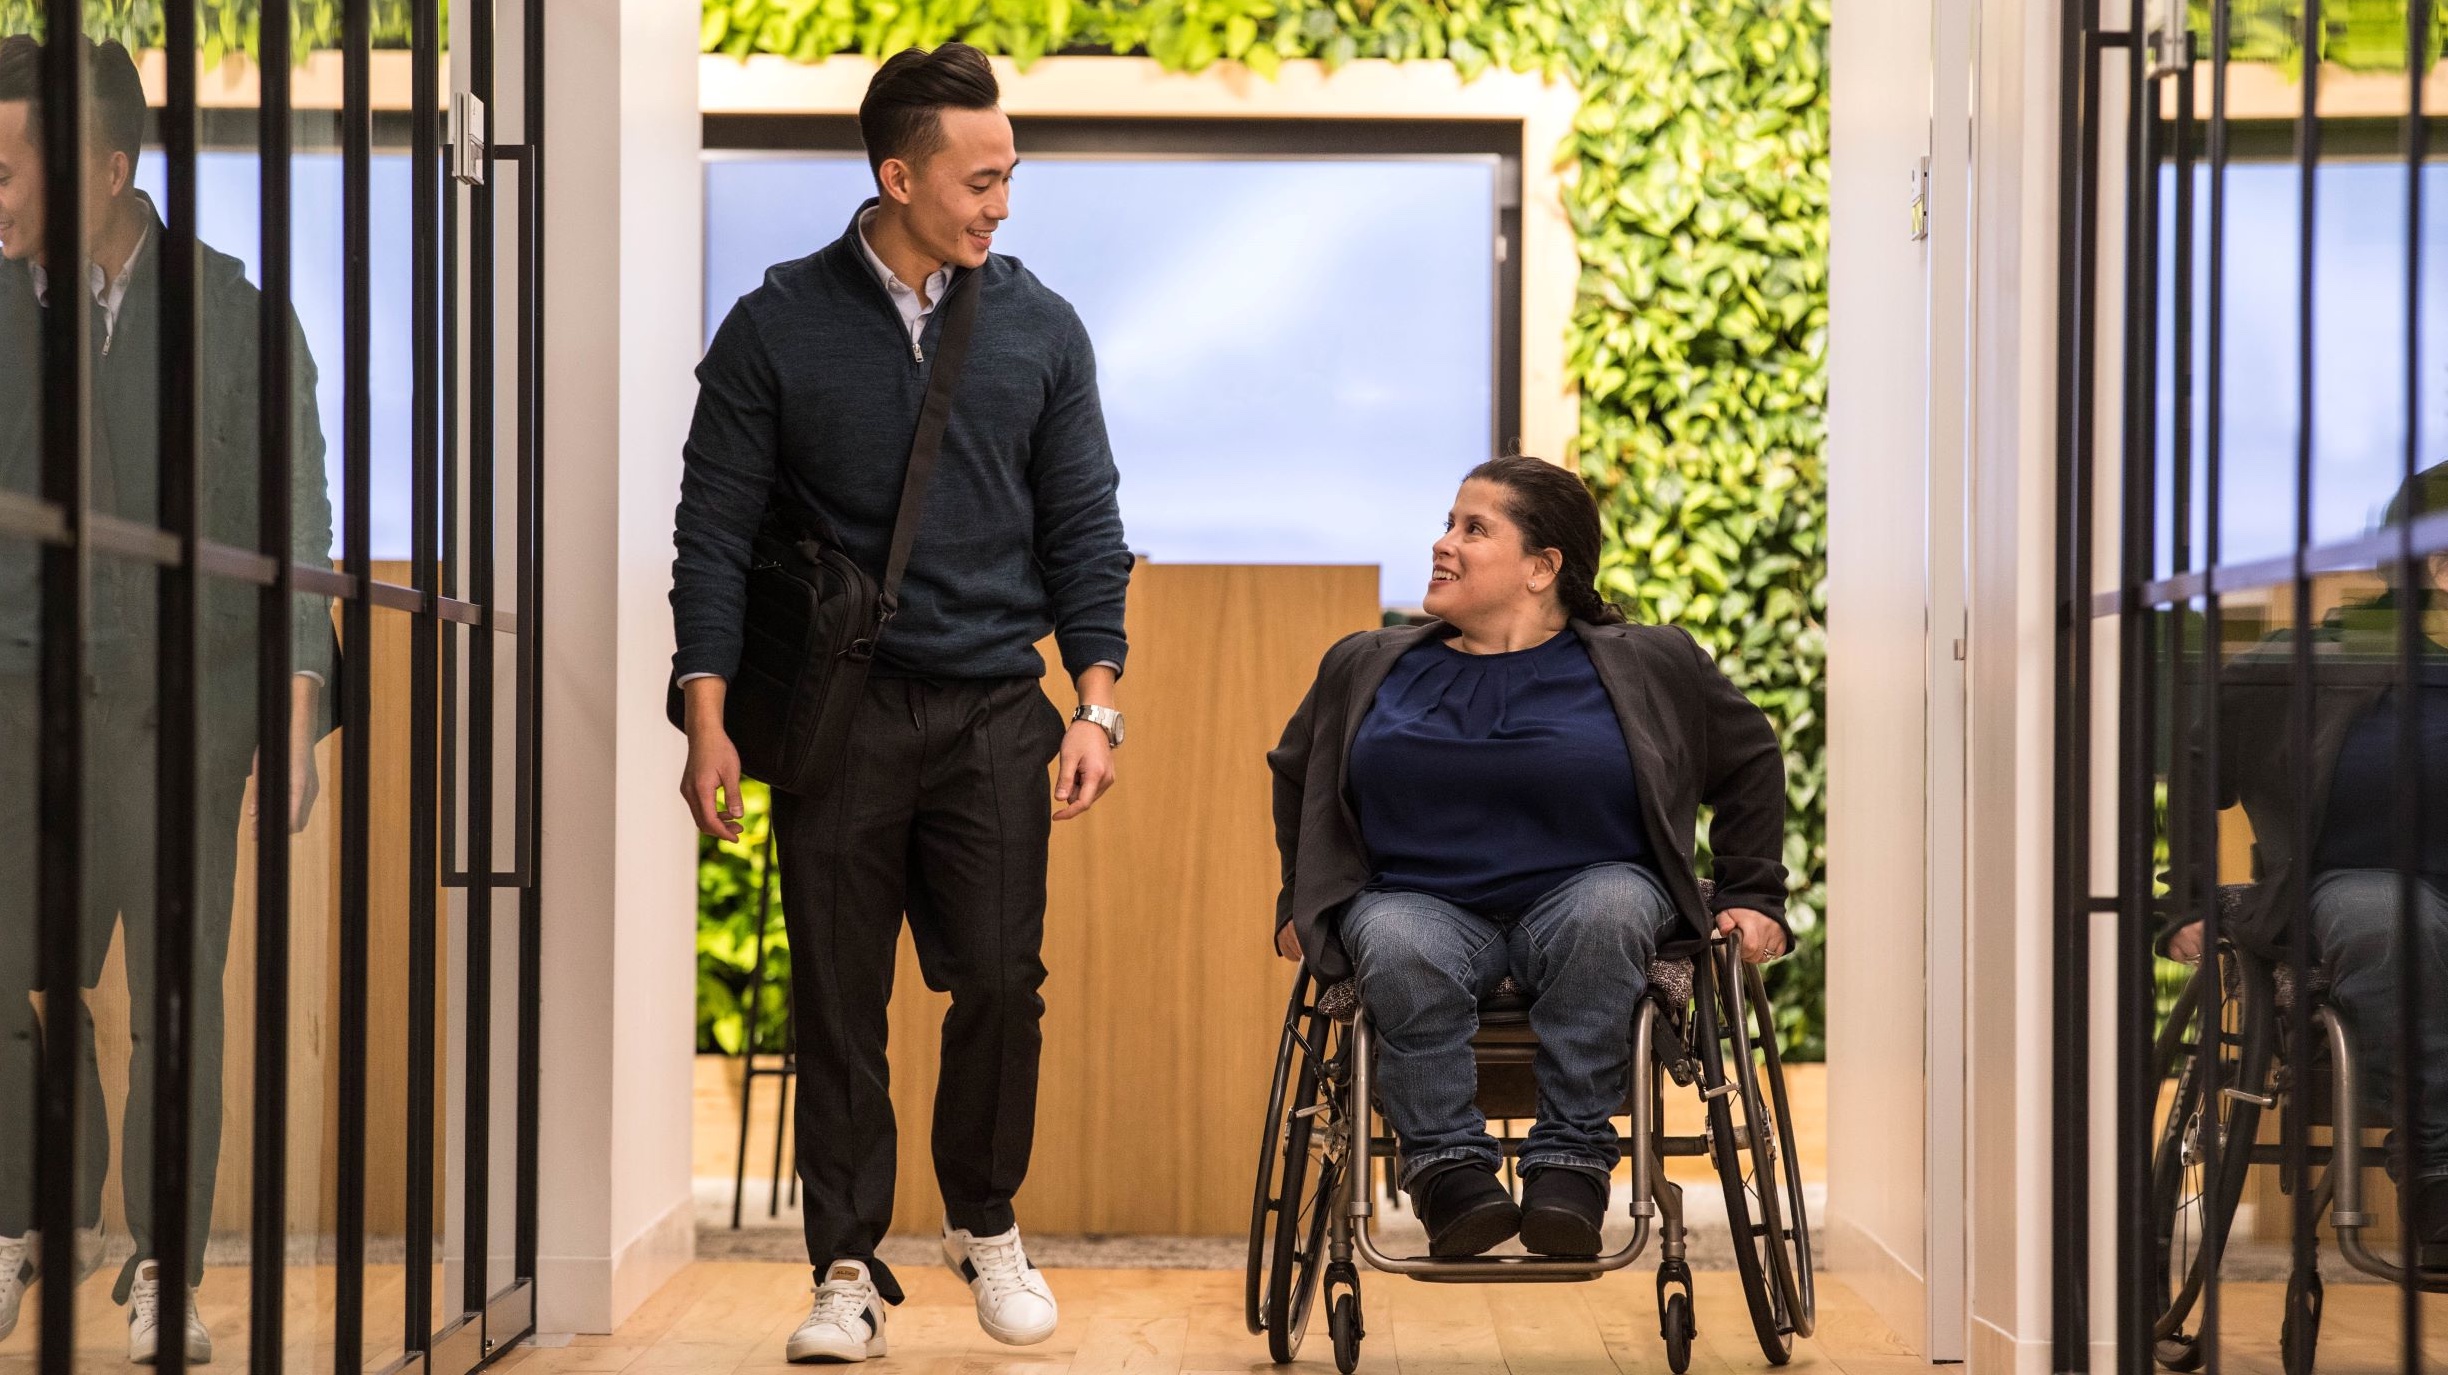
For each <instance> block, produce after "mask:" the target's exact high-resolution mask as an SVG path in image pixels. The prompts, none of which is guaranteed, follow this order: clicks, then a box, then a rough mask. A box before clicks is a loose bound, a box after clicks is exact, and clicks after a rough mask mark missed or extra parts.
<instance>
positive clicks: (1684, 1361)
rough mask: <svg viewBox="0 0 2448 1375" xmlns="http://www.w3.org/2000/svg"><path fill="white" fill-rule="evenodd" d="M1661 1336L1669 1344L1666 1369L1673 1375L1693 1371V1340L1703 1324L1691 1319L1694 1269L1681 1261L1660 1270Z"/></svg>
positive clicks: (1672, 1261)
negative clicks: (1692, 1273) (1692, 1275)
mask: <svg viewBox="0 0 2448 1375" xmlns="http://www.w3.org/2000/svg"><path fill="white" fill-rule="evenodd" d="M1657 1285H1658V1335H1659V1336H1660V1337H1663V1338H1664V1339H1665V1340H1666V1368H1667V1369H1669V1370H1671V1371H1673V1372H1674V1375H1683V1372H1685V1371H1687V1370H1689V1369H1691V1353H1692V1338H1694V1337H1696V1336H1698V1335H1699V1334H1700V1324H1699V1323H1698V1322H1697V1321H1695V1320H1694V1319H1693V1317H1692V1302H1691V1267H1690V1266H1688V1265H1685V1264H1684V1263H1683V1262H1682V1261H1679V1260H1670V1261H1667V1262H1665V1263H1664V1264H1661V1265H1660V1266H1658V1277H1657Z"/></svg>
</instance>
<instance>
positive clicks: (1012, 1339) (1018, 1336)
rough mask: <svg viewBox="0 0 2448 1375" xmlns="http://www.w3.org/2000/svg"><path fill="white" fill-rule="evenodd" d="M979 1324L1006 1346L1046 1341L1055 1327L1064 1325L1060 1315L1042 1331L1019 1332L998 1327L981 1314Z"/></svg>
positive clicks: (990, 1335)
mask: <svg viewBox="0 0 2448 1375" xmlns="http://www.w3.org/2000/svg"><path fill="white" fill-rule="evenodd" d="M978 1326H979V1327H980V1328H983V1329H984V1330H985V1332H986V1335H987V1336H989V1337H992V1338H994V1339H995V1340H996V1341H998V1342H1001V1343H1003V1344H1004V1345H1005V1346H1035V1345H1037V1344H1038V1343H1039V1342H1042V1341H1044V1340H1045V1339H1046V1338H1048V1337H1051V1336H1053V1335H1054V1329H1055V1328H1057V1327H1060V1326H1062V1321H1061V1319H1060V1318H1059V1317H1058V1318H1057V1319H1056V1320H1055V1321H1053V1322H1050V1323H1047V1324H1046V1325H1045V1327H1044V1329H1043V1330H1041V1331H1029V1332H1019V1331H1014V1330H1012V1329H1011V1328H1008V1327H998V1326H996V1325H995V1324H993V1323H990V1322H988V1321H986V1319H985V1318H984V1317H982V1316H981V1317H980V1318H979V1319H978Z"/></svg>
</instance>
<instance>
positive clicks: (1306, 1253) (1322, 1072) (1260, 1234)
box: [1247, 972, 1343, 1362]
mask: <svg viewBox="0 0 2448 1375" xmlns="http://www.w3.org/2000/svg"><path fill="white" fill-rule="evenodd" d="M1311 986H1312V980H1311V979H1310V977H1309V975H1308V974H1307V973H1306V972H1304V973H1303V974H1302V975H1301V977H1300V979H1299V980H1298V981H1297V982H1296V983H1295V984H1294V986H1293V990H1292V1003H1291V1006H1290V1007H1289V1008H1288V1009H1287V1010H1286V1012H1285V1015H1284V1039H1283V1048H1282V1052H1281V1054H1279V1055H1278V1057H1277V1060H1276V1076H1275V1089H1274V1092H1273V1094H1272V1095H1271V1101H1270V1103H1269V1105H1268V1106H1269V1111H1268V1113H1267V1136H1266V1140H1265V1143H1264V1145H1263V1148H1262V1149H1261V1151H1260V1155H1259V1163H1258V1189H1257V1196H1256V1199H1255V1202H1254V1205H1253V1208H1252V1214H1251V1219H1250V1254H1249V1273H1248V1286H1247V1287H1248V1295H1247V1297H1248V1303H1249V1313H1248V1315H1247V1316H1248V1318H1249V1324H1250V1328H1251V1330H1252V1331H1254V1332H1264V1333H1265V1334H1266V1338H1267V1350H1268V1353H1269V1354H1270V1355H1272V1356H1273V1357H1274V1359H1275V1360H1276V1361H1278V1362H1289V1361H1291V1360H1293V1359H1294V1358H1296V1357H1297V1356H1298V1355H1299V1353H1300V1346H1301V1338H1302V1337H1303V1336H1304V1335H1306V1333H1307V1331H1308V1327H1309V1308H1310V1305H1311V1303H1312V1302H1313V1301H1314V1300H1315V1299H1316V1297H1317V1290H1318V1280H1319V1277H1320V1276H1321V1275H1322V1274H1323V1273H1324V1271H1325V1268H1326V1233H1327V1223H1328V1219H1329V1218H1330V1217H1331V1216H1332V1212H1333V1202H1334V1198H1335V1195H1336V1193H1337V1191H1338V1189H1339V1186H1340V1184H1341V1179H1342V1165H1343V1160H1342V1151H1341V1148H1340V1146H1339V1144H1338V1142H1337V1140H1336V1135H1337V1132H1338V1130H1339V1126H1338V1122H1337V1118H1336V1112H1337V1104H1336V1103H1335V1101H1334V1090H1335V1087H1336V1085H1338V1084H1339V1083H1340V1082H1341V1075H1340V1072H1339V1069H1338V1067H1337V1064H1336V1063H1335V1060H1334V1057H1336V1056H1338V1055H1340V1054H1341V1053H1342V1045H1343V1028H1342V1027H1341V1025H1340V1024H1338V1023H1336V1022H1335V1021H1333V1020H1332V1019H1331V1018H1329V1017H1327V1016H1326V1015H1325V1014H1324V1013H1322V1012H1321V1011H1319V1010H1318V1008H1317V1007H1316V1005H1315V1004H1314V1003H1313V1002H1312V1001H1310V1000H1309V997H1308V994H1309V992H1310V990H1311ZM1320 1057H1325V1058H1320Z"/></svg>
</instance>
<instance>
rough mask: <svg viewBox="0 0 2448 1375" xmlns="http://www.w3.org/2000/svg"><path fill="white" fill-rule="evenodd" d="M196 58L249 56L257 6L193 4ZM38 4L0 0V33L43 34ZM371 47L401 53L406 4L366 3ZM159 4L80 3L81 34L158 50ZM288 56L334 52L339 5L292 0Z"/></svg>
mask: <svg viewBox="0 0 2448 1375" xmlns="http://www.w3.org/2000/svg"><path fill="white" fill-rule="evenodd" d="M195 3H196V5H197V11H196V32H197V34H198V35H199V37H200V39H201V42H202V51H201V53H200V54H199V55H200V57H201V60H202V63H203V65H204V67H205V69H206V70H210V69H211V68H213V67H216V66H219V65H220V63H221V59H222V58H224V57H227V56H229V55H230V54H232V53H245V54H248V55H250V56H251V55H253V54H254V53H255V51H256V35H257V33H258V32H259V28H258V23H259V20H260V17H261V14H262V10H263V7H262V4H261V3H260V0H195ZM439 3H440V6H441V10H442V17H441V24H442V32H443V33H444V34H448V33H449V32H450V0H439ZM43 5H44V0H0V33H30V34H33V35H35V36H36V37H40V36H41V35H42V33H43V28H44V24H43ZM370 5H371V11H370V15H369V17H370V20H371V24H372V30H373V33H372V43H373V46H375V47H377V48H405V47H407V46H408V45H409V42H410V39H411V38H412V36H413V33H412V30H411V29H410V24H411V22H412V18H413V14H414V11H413V10H412V9H411V8H410V4H409V0H370ZM168 8H169V6H168V4H167V3H165V0H85V34H86V36H87V37H89V38H92V39H94V40H96V41H97V42H98V41H101V40H103V39H117V40H118V41H119V42H121V43H124V44H126V45H127V48H128V50H129V51H130V52H140V51H143V50H144V49H147V48H158V47H160V46H162V33H163V26H164V20H163V17H162V16H163V14H164V12H165V11H166V10H167V9H168ZM289 24H290V35H289V42H290V51H291V52H293V53H295V54H296V55H297V58H298V60H299V61H301V62H303V61H304V60H305V59H306V56H307V55H308V54H309V53H312V52H315V51H317V50H321V49H332V48H337V47H339V46H340V0H295V3H293V4H292V5H291V7H290V10H289Z"/></svg>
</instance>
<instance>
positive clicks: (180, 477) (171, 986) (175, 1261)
mask: <svg viewBox="0 0 2448 1375" xmlns="http://www.w3.org/2000/svg"><path fill="white" fill-rule="evenodd" d="M162 21H163V42H162V46H163V50H164V51H163V54H162V55H163V58H164V65H165V68H166V76H167V81H166V84H165V91H164V94H165V97H166V98H165V100H164V103H163V109H162V112H161V120H160V128H161V142H162V159H163V167H164V176H163V196H162V205H161V211H162V239H161V255H162V256H161V299H160V311H161V359H160V362H161V411H160V422H159V423H160V426H161V431H160V438H161V454H160V491H161V508H160V519H161V523H162V527H163V528H164V529H166V530H168V531H169V532H170V533H171V534H172V535H173V536H175V537H176V538H177V540H178V543H179V553H180V557H179V559H178V561H177V562H176V563H171V564H164V565H163V566H162V567H161V568H160V569H159V570H157V572H156V574H155V578H156V584H157V586H158V588H159V598H160V625H159V641H158V646H157V648H156V651H155V652H156V654H157V656H158V659H157V662H156V665H155V668H156V672H157V678H156V694H157V695H156V697H155V709H156V712H157V716H158V719H159V721H160V730H159V734H158V736H157V737H156V740H155V744H156V746H157V749H156V753H155V769H156V791H155V809H154V840H153V843H154V866H155V867H154V874H153V880H154V908H153V911H154V920H153V932H152V939H153V951H154V954H153V961H154V979H153V989H152V994H153V1023H154V1050H153V1055H154V1061H153V1071H154V1074H153V1084H152V1093H153V1179H152V1181H151V1182H152V1188H153V1259H154V1261H155V1262H156V1273H157V1274H158V1275H160V1277H161V1281H162V1284H163V1286H164V1289H165V1290H166V1292H167V1293H168V1294H171V1295H175V1296H177V1303H180V1304H183V1303H184V1302H185V1301H186V1297H187V1289H186V1282H187V1275H188V1272H189V1268H190V1266H191V1264H192V1262H193V1261H194V1260H195V1257H194V1256H192V1255H191V1254H190V1250H191V1248H190V1246H189V1237H188V1224H189V1215H190V1210H191V1208H192V1207H193V1203H194V1201H193V1200H192V1199H191V1198H190V1197H189V1194H188V1175H189V1168H188V1161H189V1156H190V1154H191V1152H192V1149H193V1147H192V1135H193V1132H192V1129H191V1126H190V1123H189V1121H188V1117H189V1113H190V1111H191V1109H192V1105H193V1102H194V1099H193V1092H192V1085H191V1080H192V1078H193V1063H194V1054H195V1051H194V1046H193V1043H192V1038H193V1035H194V1027H193V991H194V979H195V975H194V965H195V929H196V902H197V897H198V894H197V892H196V858H197V856H196V824H195V809H196V740H197V736H198V729H197V727H198V701H197V691H196V666H197V657H196V642H197V621H198V616H197V613H198V610H199V604H200V601H201V596H200V593H201V586H200V584H201V582H202V579H203V573H202V571H201V568H200V566H199V564H200V561H199V560H198V558H197V557H196V554H197V550H198V546H199V544H200V543H201V537H202V516H201V510H202V501H201V496H202V484H201V481H200V474H199V472H198V465H197V448H196V423H195V411H196V400H197V393H198V387H197V384H196V370H197V364H198V360H197V352H198V347H199V342H200V341H199V331H198V310H197V285H198V277H199V272H198V268H199V265H200V261H201V260H200V259H199V257H198V252H197V243H196V145H197V119H196V12H195V4H194V3H193V0H170V3H169V4H168V5H166V6H165V7H164V9H163V14H162ZM219 896H221V897H222V898H226V897H227V896H228V895H227V894H221V895H219ZM130 935H131V936H133V935H135V933H133V932H131V933H130ZM132 992H134V993H135V994H136V995H137V996H142V991H141V990H132ZM169 1306H170V1308H171V1311H172V1312H173V1313H180V1312H181V1311H182V1310H180V1309H179V1308H178V1306H177V1304H172V1305H169ZM170 1330H171V1331H173V1332H177V1331H183V1330H184V1327H183V1319H182V1320H181V1324H180V1325H179V1326H172V1327H171V1328H170ZM154 1361H155V1368H156V1369H158V1370H160V1371H162V1372H163V1375H185V1372H186V1369H187V1344H186V1343H185V1342H183V1341H175V1340H174V1341H166V1342H159V1343H157V1344H156V1352H155V1357H154Z"/></svg>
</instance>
